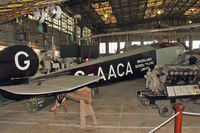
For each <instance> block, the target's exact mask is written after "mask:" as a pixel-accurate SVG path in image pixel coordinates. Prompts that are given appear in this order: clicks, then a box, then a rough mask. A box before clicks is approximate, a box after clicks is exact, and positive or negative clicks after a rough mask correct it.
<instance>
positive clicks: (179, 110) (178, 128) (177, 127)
mask: <svg viewBox="0 0 200 133" xmlns="http://www.w3.org/2000/svg"><path fill="white" fill-rule="evenodd" d="M174 109H175V111H176V113H175V114H174V115H173V116H172V117H170V118H169V119H168V120H166V121H165V122H163V123H162V124H160V125H159V126H157V127H156V128H154V129H153V130H151V131H150V132H148V133H154V132H155V131H157V130H158V129H160V128H161V127H163V126H164V125H166V124H167V123H168V122H170V121H171V120H172V119H174V118H175V124H174V133H181V132H182V115H183V114H184V115H192V116H200V113H192V112H183V110H184V106H183V105H182V104H179V103H177V104H174Z"/></svg>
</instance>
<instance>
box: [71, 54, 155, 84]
mask: <svg viewBox="0 0 200 133" xmlns="http://www.w3.org/2000/svg"><path fill="white" fill-rule="evenodd" d="M151 65H154V61H153V60H152V58H151V57H150V58H145V59H138V60H136V63H132V64H131V63H130V62H129V61H128V62H127V63H118V64H117V65H116V66H115V65H112V64H111V65H109V69H107V71H106V70H105V68H104V66H100V67H98V71H97V73H96V75H97V76H100V77H101V79H103V80H104V81H107V80H111V79H116V78H120V77H123V76H128V75H133V74H134V73H136V72H138V71H139V72H143V71H146V70H148V69H150V66H151ZM106 68H107V67H106ZM86 74H87V75H88V76H93V75H95V74H94V73H89V74H88V72H84V71H83V70H78V71H76V72H75V74H74V75H75V76H78V75H86Z"/></svg>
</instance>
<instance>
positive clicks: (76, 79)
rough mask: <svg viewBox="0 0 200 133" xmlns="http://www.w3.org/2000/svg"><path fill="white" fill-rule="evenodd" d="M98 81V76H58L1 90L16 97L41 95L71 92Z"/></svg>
mask: <svg viewBox="0 0 200 133" xmlns="http://www.w3.org/2000/svg"><path fill="white" fill-rule="evenodd" d="M99 80H100V77H99V76H69V75H67V76H66V75H65V76H60V77H55V78H50V79H46V80H41V81H39V82H35V83H29V84H21V85H12V86H2V87H0V89H1V90H3V91H6V92H9V93H12V94H17V95H43V94H53V93H59V92H68V91H73V90H75V89H77V88H80V87H83V86H86V85H88V84H91V83H94V82H97V81H99Z"/></svg>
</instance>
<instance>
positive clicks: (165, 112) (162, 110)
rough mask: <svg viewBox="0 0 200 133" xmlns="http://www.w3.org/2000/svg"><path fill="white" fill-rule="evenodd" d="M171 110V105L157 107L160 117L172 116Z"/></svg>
mask: <svg viewBox="0 0 200 133" xmlns="http://www.w3.org/2000/svg"><path fill="white" fill-rule="evenodd" d="M172 112H173V109H172V105H171V104H162V105H161V106H160V107H159V114H160V116H161V117H169V116H171V115H172Z"/></svg>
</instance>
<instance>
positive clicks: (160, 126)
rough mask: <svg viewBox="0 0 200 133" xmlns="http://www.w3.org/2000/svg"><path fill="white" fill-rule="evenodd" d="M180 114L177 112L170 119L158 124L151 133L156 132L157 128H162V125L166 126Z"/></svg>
mask: <svg viewBox="0 0 200 133" xmlns="http://www.w3.org/2000/svg"><path fill="white" fill-rule="evenodd" d="M178 114H179V112H177V113H176V114H174V115H173V116H172V117H170V118H169V119H168V120H166V121H165V122H163V123H162V124H160V125H159V126H157V127H156V128H154V129H153V130H151V131H150V132H149V133H154V132H155V131H156V130H158V129H160V128H161V127H162V126H164V125H165V124H167V123H168V122H169V121H171V120H172V119H174V118H175V117H176V116H177V115H178Z"/></svg>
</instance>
